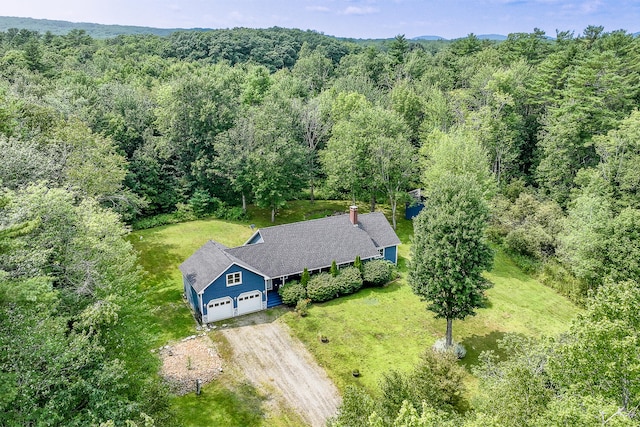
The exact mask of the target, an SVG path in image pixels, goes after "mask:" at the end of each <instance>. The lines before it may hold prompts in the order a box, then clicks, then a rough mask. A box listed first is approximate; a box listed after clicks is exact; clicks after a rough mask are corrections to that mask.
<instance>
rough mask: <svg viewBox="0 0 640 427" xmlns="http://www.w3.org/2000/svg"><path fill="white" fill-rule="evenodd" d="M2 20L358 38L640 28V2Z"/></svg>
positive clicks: (242, 9)
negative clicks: (272, 30)
mask: <svg viewBox="0 0 640 427" xmlns="http://www.w3.org/2000/svg"><path fill="white" fill-rule="evenodd" d="M0 16H18V17H28V18H41V19H55V20H64V21H72V22H92V23H99V24H119V25H136V26H145V27H158V28H196V27H199V28H216V29H217V28H234V27H250V28H268V27H274V26H278V27H285V28H299V29H302V30H315V31H318V32H321V33H324V34H327V35H332V36H337V37H351V38H391V37H395V36H396V35H399V34H404V35H405V37H407V38H414V37H418V36H423V35H436V36H440V37H444V38H447V39H451V38H458V37H465V36H467V35H468V34H470V33H474V34H476V35H480V34H502V35H507V34H509V33H515V32H525V33H530V32H532V31H533V30H534V28H540V29H541V30H543V31H545V32H546V33H547V35H549V36H555V35H556V30H560V31H574V32H575V35H579V34H581V33H582V32H583V30H584V29H585V28H586V27H587V26H589V25H602V26H604V28H605V31H614V30H619V29H624V30H627V31H628V32H631V33H635V32H637V31H640V0H448V1H447V0H444V1H435V0H2V2H1V3H0Z"/></svg>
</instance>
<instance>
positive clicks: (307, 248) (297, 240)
mask: <svg viewBox="0 0 640 427" xmlns="http://www.w3.org/2000/svg"><path fill="white" fill-rule="evenodd" d="M259 233H260V235H261V236H262V239H263V242H261V243H254V244H250V245H247V244H245V245H243V246H238V247H235V248H225V247H224V246H222V245H220V244H218V243H216V242H213V241H210V242H207V243H206V244H205V245H204V246H203V247H201V248H200V249H198V250H197V251H196V252H195V253H194V254H193V255H192V256H191V257H189V259H187V260H186V261H185V262H184V263H183V264H182V265H180V270H181V271H182V273H183V274H185V275H186V276H187V277H188V278H189V281H190V282H191V283H192V284H193V286H194V289H195V290H196V291H197V292H200V291H201V290H202V289H204V288H205V287H206V286H207V285H209V284H210V283H211V282H212V281H213V280H214V279H215V278H216V277H218V276H219V275H220V274H222V273H223V272H224V271H225V270H226V269H227V268H228V267H229V266H230V265H231V264H233V263H234V262H235V263H237V264H240V265H243V266H245V267H250V268H252V269H253V270H256V271H259V272H261V273H262V274H265V275H267V276H268V277H271V278H276V277H281V276H288V275H293V274H297V273H300V272H302V270H303V269H304V268H305V267H306V268H308V269H310V270H314V269H318V268H323V267H328V266H330V265H331V262H332V261H336V263H338V264H342V263H347V262H353V261H354V259H355V257H356V255H359V256H360V257H361V258H362V259H368V258H374V257H377V256H379V252H378V249H379V248H383V247H387V246H393V245H398V244H400V240H399V239H398V236H396V234H395V232H394V231H393V229H392V228H391V226H390V225H389V222H388V221H387V219H386V218H385V216H384V215H383V214H382V213H381V212H375V213H370V214H361V215H359V216H358V225H357V226H354V225H353V224H351V221H350V220H349V215H348V214H347V215H338V216H331V217H326V218H320V219H315V220H310V221H303V222H296V223H291V224H284V225H278V226H274V227H266V228H263V229H261V230H260V231H259Z"/></svg>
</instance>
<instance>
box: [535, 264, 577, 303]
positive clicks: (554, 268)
mask: <svg viewBox="0 0 640 427" xmlns="http://www.w3.org/2000/svg"><path fill="white" fill-rule="evenodd" d="M541 270H542V271H541V272H540V276H539V277H540V281H541V282H542V284H544V285H545V286H548V287H550V288H552V289H555V290H556V291H558V293H560V294H562V295H564V296H565V297H567V298H569V299H570V300H571V301H573V302H574V303H576V304H578V305H580V306H583V305H584V298H585V296H586V295H587V287H586V286H584V285H583V284H581V283H580V281H579V280H578V279H576V278H575V277H574V276H573V275H572V274H571V272H570V271H569V270H567V269H566V268H565V267H564V266H563V265H562V264H560V263H559V262H558V261H555V260H548V261H546V262H545V263H544V264H543V266H542V269H541Z"/></svg>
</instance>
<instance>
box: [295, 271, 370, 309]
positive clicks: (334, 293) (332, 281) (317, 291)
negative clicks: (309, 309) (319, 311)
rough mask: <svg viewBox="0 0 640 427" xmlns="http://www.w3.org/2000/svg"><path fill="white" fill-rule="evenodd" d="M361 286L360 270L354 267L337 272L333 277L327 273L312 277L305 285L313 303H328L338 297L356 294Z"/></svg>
mask: <svg viewBox="0 0 640 427" xmlns="http://www.w3.org/2000/svg"><path fill="white" fill-rule="evenodd" d="M362 284H363V282H362V276H361V275H360V270H358V269H357V268H355V267H346V268H343V269H342V270H338V274H337V275H336V276H335V277H334V276H332V275H331V274H329V273H321V274H317V275H315V276H313V277H312V278H311V280H309V283H308V284H307V296H308V297H309V298H310V299H311V301H315V302H322V301H329V300H330V299H333V298H336V297H338V296H340V295H349V294H352V293H354V292H357V291H358V290H359V289H360V288H361V287H362Z"/></svg>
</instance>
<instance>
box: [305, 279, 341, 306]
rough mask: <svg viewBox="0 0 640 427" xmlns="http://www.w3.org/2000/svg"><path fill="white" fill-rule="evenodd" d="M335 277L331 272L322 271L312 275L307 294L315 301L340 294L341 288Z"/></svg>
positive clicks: (325, 299)
mask: <svg viewBox="0 0 640 427" xmlns="http://www.w3.org/2000/svg"><path fill="white" fill-rule="evenodd" d="M333 279H334V277H333V276H331V274H329V273H320V274H316V275H314V276H312V277H311V280H309V283H307V296H308V297H309V298H310V299H311V301H314V302H323V301H329V300H330V299H333V298H335V297H337V296H338V294H339V293H340V289H339V288H338V286H337V282H336V281H335V280H333Z"/></svg>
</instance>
